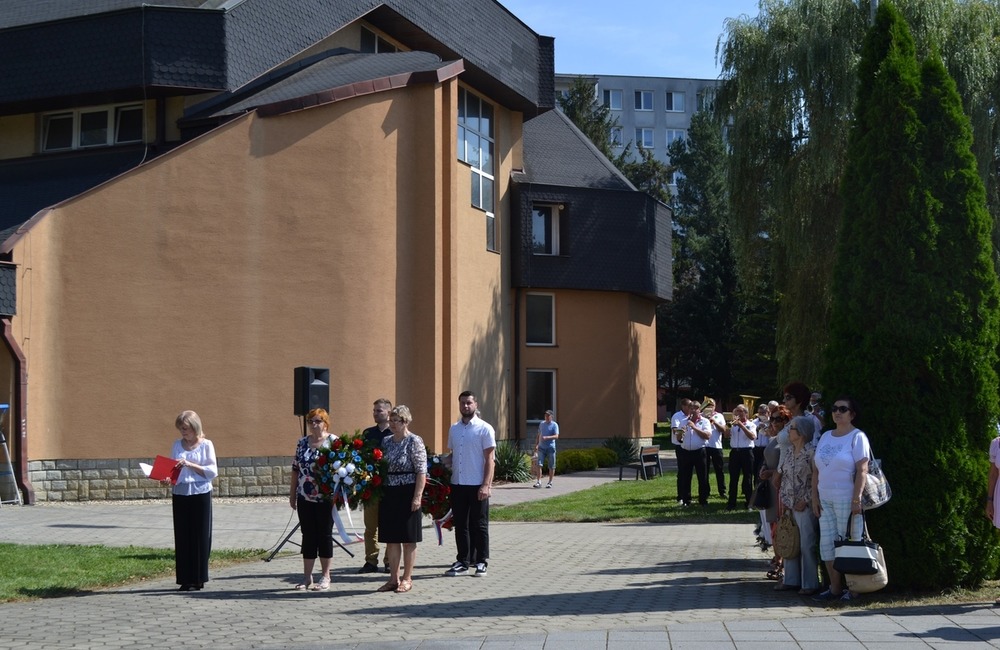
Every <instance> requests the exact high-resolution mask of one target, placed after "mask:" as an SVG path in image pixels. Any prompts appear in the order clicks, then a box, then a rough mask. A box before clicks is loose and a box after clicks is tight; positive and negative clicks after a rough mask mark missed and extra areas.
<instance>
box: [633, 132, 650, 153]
mask: <svg viewBox="0 0 1000 650" xmlns="http://www.w3.org/2000/svg"><path fill="white" fill-rule="evenodd" d="M635 144H636V146H637V147H639V148H641V149H652V148H653V129H647V128H641V129H636V130H635Z"/></svg>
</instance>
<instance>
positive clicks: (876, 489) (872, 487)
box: [861, 458, 892, 510]
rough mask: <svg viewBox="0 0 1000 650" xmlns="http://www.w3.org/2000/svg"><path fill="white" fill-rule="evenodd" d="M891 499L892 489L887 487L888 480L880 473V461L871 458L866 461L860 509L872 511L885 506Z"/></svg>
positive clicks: (883, 473)
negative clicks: (866, 466)
mask: <svg viewBox="0 0 1000 650" xmlns="http://www.w3.org/2000/svg"><path fill="white" fill-rule="evenodd" d="M891 498H892V488H891V487H889V479H887V478H886V477H885V472H883V471H882V461H881V460H879V459H878V458H872V459H871V460H869V461H868V476H867V477H866V478H865V487H864V489H863V490H862V491H861V507H862V508H864V509H865V510H874V509H875V508H878V507H879V506H881V505H884V504H886V503H887V502H888V501H889V499H891Z"/></svg>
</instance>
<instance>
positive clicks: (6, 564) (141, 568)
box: [0, 544, 265, 602]
mask: <svg viewBox="0 0 1000 650" xmlns="http://www.w3.org/2000/svg"><path fill="white" fill-rule="evenodd" d="M264 553H265V552H264V551H263V550H260V549H256V550H251V549H243V550H234V551H225V550H224V551H213V552H212V561H211V566H213V567H220V566H226V565H228V564H233V563H235V562H245V561H249V560H259V559H261V557H263V555H264ZM0 566H2V567H3V571H2V572H0V602H10V601H15V600H31V599H34V598H52V597H56V596H68V595H70V594H74V593H80V592H85V591H90V590H93V589H101V588H104V587H114V586H117V585H122V584H127V583H132V582H138V581H141V580H147V579H151V578H161V577H163V576H167V575H171V574H172V573H173V571H174V551H173V549H161V548H156V549H154V548H142V547H138V546H128V547H125V548H111V547H107V546H76V545H70V544H44V545H38V546H27V545H21V544H0Z"/></svg>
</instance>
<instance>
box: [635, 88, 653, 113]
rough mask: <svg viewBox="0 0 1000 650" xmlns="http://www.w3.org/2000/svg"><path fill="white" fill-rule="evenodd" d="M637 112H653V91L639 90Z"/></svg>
mask: <svg viewBox="0 0 1000 650" xmlns="http://www.w3.org/2000/svg"><path fill="white" fill-rule="evenodd" d="M635 110H637V111H651V110H653V91H652V90H637V91H635Z"/></svg>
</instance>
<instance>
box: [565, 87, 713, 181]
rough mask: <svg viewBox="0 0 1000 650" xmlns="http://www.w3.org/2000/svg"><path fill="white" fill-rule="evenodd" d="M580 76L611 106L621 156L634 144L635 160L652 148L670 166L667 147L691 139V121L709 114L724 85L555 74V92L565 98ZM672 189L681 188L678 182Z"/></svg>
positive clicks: (615, 141)
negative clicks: (708, 108) (708, 106)
mask: <svg viewBox="0 0 1000 650" xmlns="http://www.w3.org/2000/svg"><path fill="white" fill-rule="evenodd" d="M578 77H583V78H584V79H586V80H587V82H588V83H592V84H593V85H594V93H595V96H596V97H597V101H598V102H600V103H602V104H604V105H606V106H607V107H608V108H610V109H611V119H612V120H615V119H617V121H618V125H617V126H616V127H614V128H613V129H612V133H611V141H612V142H613V143H615V149H614V152H615V153H620V152H621V151H622V149H623V148H624V147H625V145H627V144H628V143H629V142H631V143H632V147H633V155H634V156H638V153H637V152H635V149H637V148H642V149H650V150H652V152H653V155H654V157H656V159H658V160H660V161H662V162H664V163H669V162H670V156H668V155H667V147H669V146H670V144H671V143H672V142H673V141H674V140H676V139H678V138H685V137H687V132H688V129H689V128H690V126H691V117H692V116H693V115H694V114H695V113H696V112H698V111H700V110H704V108H705V104H706V102H710V101H711V98H712V96H713V95H714V93H715V89H716V87H717V86H718V84H719V82H718V81H717V80H715V79H679V78H675V77H627V76H623V75H580V74H556V75H555V88H556V94H557V95H565V93H566V91H567V90H568V89H569V87H570V86H571V85H572V84H573V81H574V80H575V79H577V78H578ZM556 105H557V106H558V105H559V103H558V101H557V102H556ZM670 188H671V190H672V191H676V190H677V186H676V179H672V182H671V186H670Z"/></svg>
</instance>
